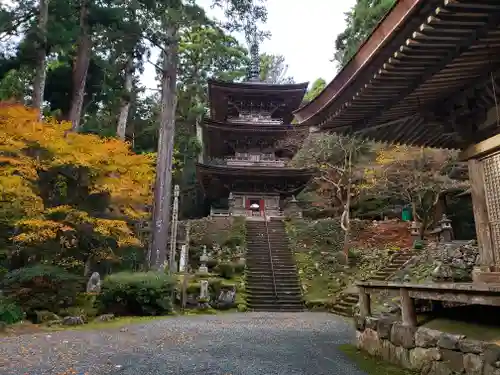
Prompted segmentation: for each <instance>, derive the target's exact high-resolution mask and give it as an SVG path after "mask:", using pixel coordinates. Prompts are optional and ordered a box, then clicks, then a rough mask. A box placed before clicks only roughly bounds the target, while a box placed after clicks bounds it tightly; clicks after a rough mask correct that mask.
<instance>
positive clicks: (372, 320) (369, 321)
mask: <svg viewBox="0 0 500 375" xmlns="http://www.w3.org/2000/svg"><path fill="white" fill-rule="evenodd" d="M378 320H379V319H378V318H377V317H374V316H369V317H367V318H366V319H365V327H366V328H370V329H373V330H374V331H376V330H377V325H378Z"/></svg>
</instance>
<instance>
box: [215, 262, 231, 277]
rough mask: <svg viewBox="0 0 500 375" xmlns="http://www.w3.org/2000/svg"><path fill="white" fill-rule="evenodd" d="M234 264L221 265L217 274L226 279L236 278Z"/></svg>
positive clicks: (225, 263)
mask: <svg viewBox="0 0 500 375" xmlns="http://www.w3.org/2000/svg"><path fill="white" fill-rule="evenodd" d="M234 272H235V270H234V264H232V263H229V262H224V263H221V264H219V265H218V266H217V273H218V274H219V275H220V276H221V277H223V278H224V279H231V278H232V277H233V276H234Z"/></svg>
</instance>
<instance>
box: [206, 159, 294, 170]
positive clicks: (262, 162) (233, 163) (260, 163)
mask: <svg viewBox="0 0 500 375" xmlns="http://www.w3.org/2000/svg"><path fill="white" fill-rule="evenodd" d="M207 164H212V165H226V166H228V167H275V168H283V167H286V166H287V162H286V161H285V160H279V159H257V160H256V159H250V158H248V157H246V158H244V157H231V158H224V159H218V158H210V159H208V161H207Z"/></svg>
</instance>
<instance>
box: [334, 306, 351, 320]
mask: <svg viewBox="0 0 500 375" xmlns="http://www.w3.org/2000/svg"><path fill="white" fill-rule="evenodd" d="M331 312H332V313H334V314H336V315H341V316H345V317H347V318H351V317H352V316H353V314H352V311H351V310H347V309H344V308H339V307H337V306H333V307H332V309H331Z"/></svg>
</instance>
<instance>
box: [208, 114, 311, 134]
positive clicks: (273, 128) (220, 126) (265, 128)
mask: <svg viewBox="0 0 500 375" xmlns="http://www.w3.org/2000/svg"><path fill="white" fill-rule="evenodd" d="M202 126H203V127H205V128H206V129H207V130H217V131H221V132H236V133H238V132H241V133H262V134H263V135H264V134H266V133H269V134H270V135H273V134H279V133H283V134H285V133H289V132H300V131H308V129H309V128H308V127H307V126H302V125H299V124H262V123H255V122H226V121H217V120H213V119H209V118H206V119H204V120H203V122H202Z"/></svg>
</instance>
